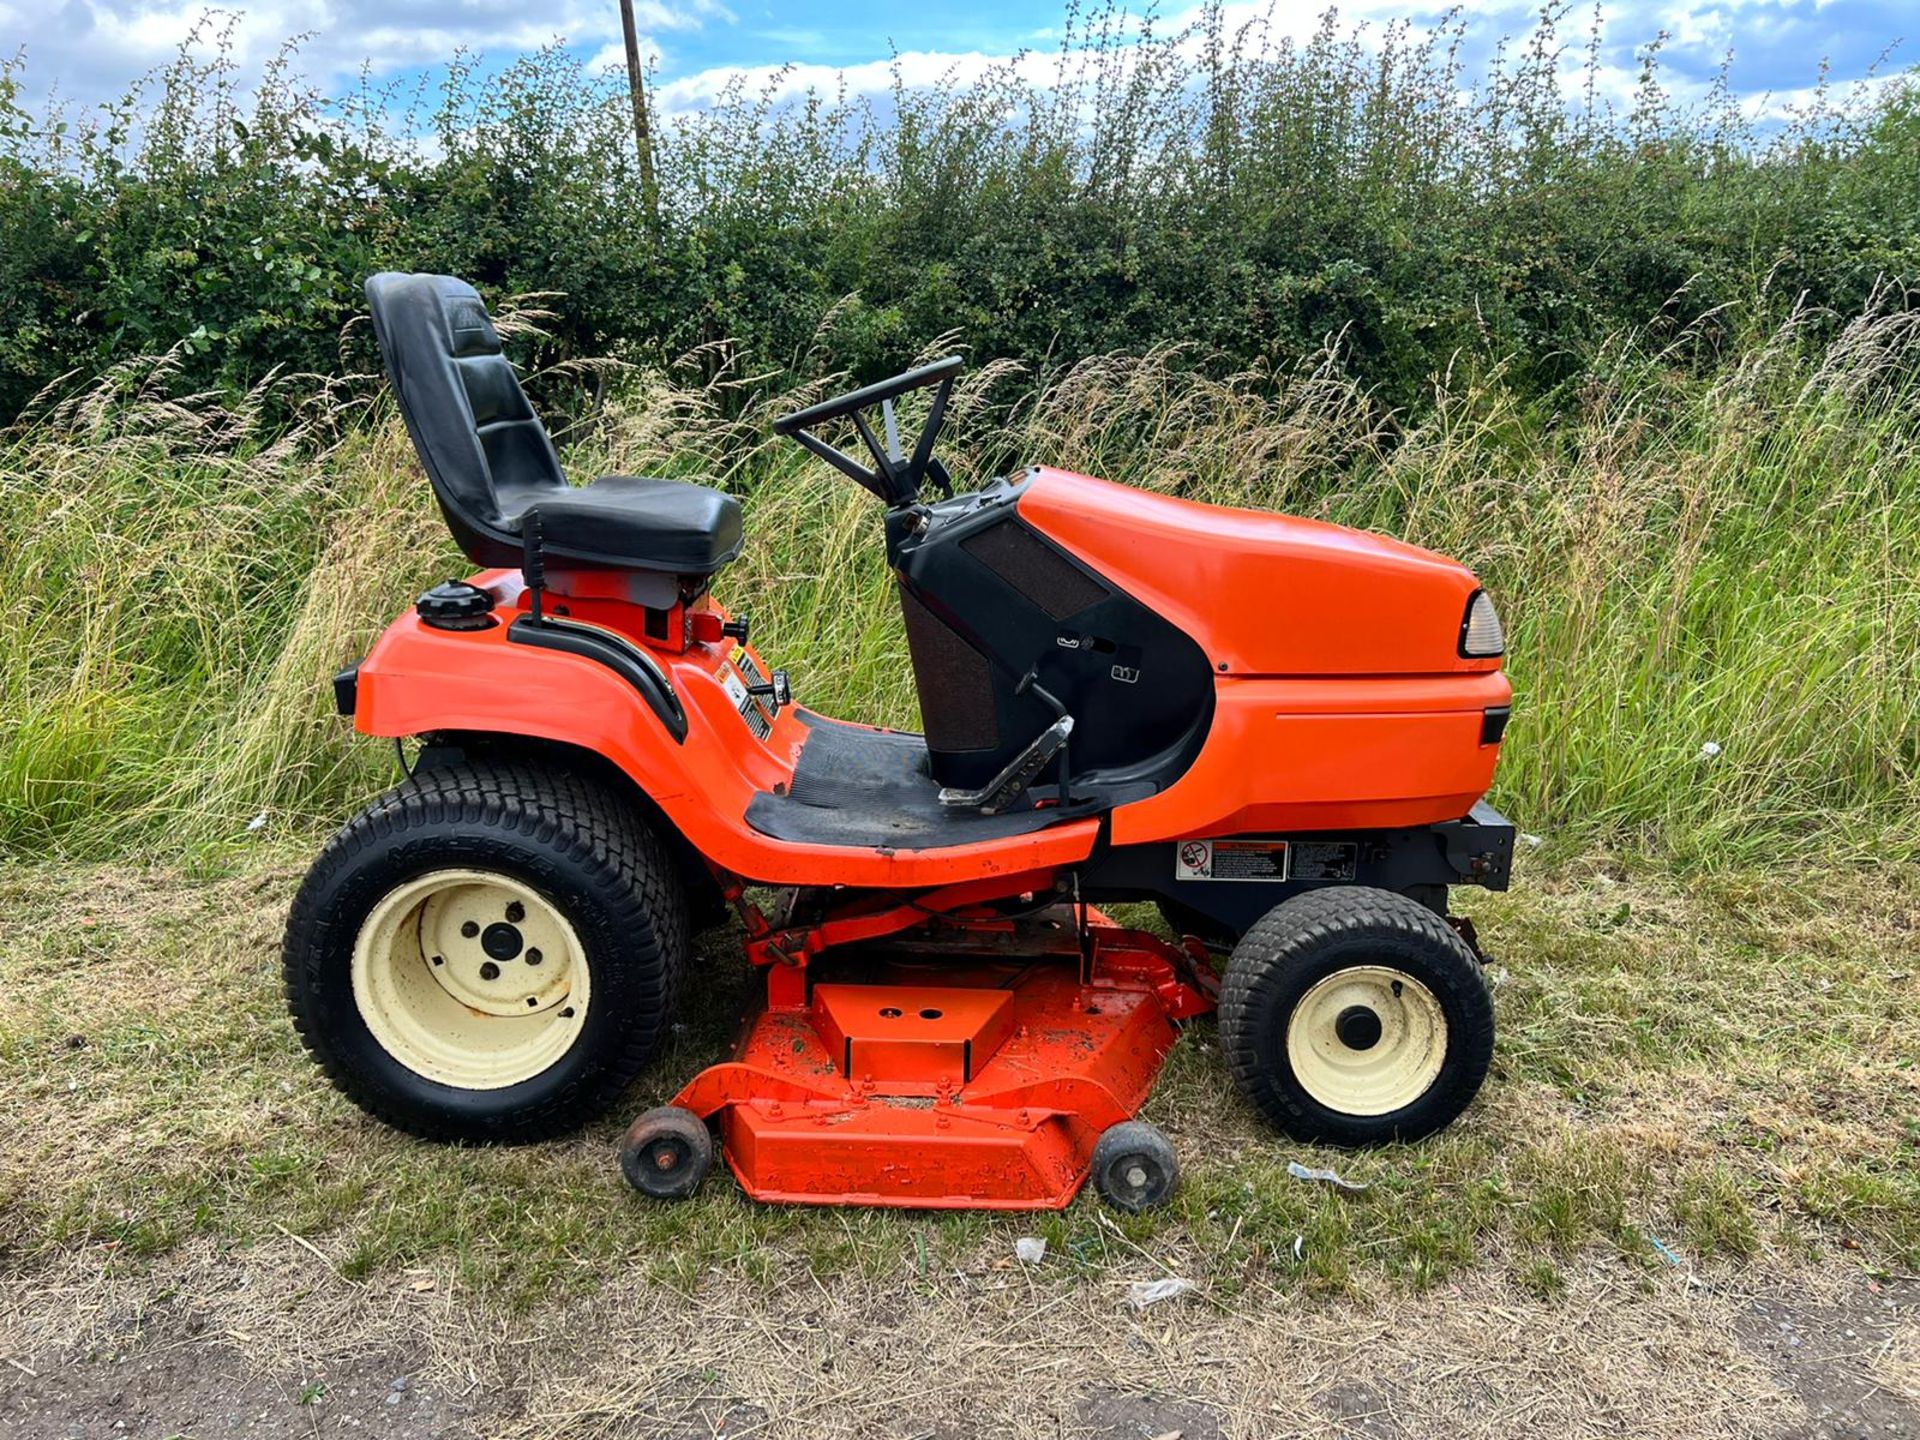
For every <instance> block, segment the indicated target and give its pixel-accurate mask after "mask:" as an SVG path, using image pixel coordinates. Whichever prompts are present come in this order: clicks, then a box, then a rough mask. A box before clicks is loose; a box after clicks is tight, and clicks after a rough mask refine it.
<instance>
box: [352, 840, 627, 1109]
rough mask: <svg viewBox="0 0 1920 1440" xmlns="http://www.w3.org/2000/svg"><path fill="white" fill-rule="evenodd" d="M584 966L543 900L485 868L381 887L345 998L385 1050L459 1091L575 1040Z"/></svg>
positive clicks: (527, 1072) (509, 1080)
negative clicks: (350, 991) (384, 890)
mask: <svg viewBox="0 0 1920 1440" xmlns="http://www.w3.org/2000/svg"><path fill="white" fill-rule="evenodd" d="M590 989H591V976H590V974H589V972H588V967H587V960H586V954H585V952H584V951H583V950H582V949H581V946H580V939H579V937H578V936H577V935H575V934H574V932H573V926H571V925H570V924H568V923H567V918H566V916H564V915H562V914H561V913H560V911H559V909H558V907H556V906H555V905H554V904H553V902H552V901H550V900H548V899H547V898H546V897H545V896H543V895H542V894H540V892H539V891H537V890H535V889H534V888H533V887H532V886H531V885H528V884H526V883H525V882H524V881H521V880H518V879H515V878H514V877H512V876H509V875H502V874H500V873H499V872H497V871H491V870H435V871H433V872H431V873H430V874H426V875H420V876H417V877H415V878H414V879H412V880H409V881H407V882H405V883H404V884H401V885H398V886H396V887H394V888H393V889H392V890H389V891H388V892H387V893H386V895H384V896H383V897H381V900H380V903H379V904H377V905H375V906H374V907H373V910H372V912H371V913H370V914H369V915H368V916H367V918H366V920H365V922H364V923H362V925H361V926H360V933H359V935H358V936H356V937H355V939H354V945H353V999H354V1004H355V1005H357V1006H358V1007H359V1010H360V1017H361V1019H362V1020H364V1021H365V1022H366V1026H367V1029H368V1030H369V1031H371V1032H372V1034H373V1038H374V1039H375V1040H376V1041H378V1042H379V1044H380V1048H381V1049H383V1050H385V1051H386V1052H387V1054H389V1055H391V1056H392V1057H393V1058H394V1059H395V1060H397V1061H399V1062H400V1063H401V1064H402V1065H404V1066H406V1067H407V1068H408V1069H409V1070H411V1071H413V1072H414V1073H415V1074H416V1075H421V1076H424V1077H425V1078H426V1079H428V1080H437V1081H439V1082H440V1083H441V1084H443V1085H454V1086H458V1087H459V1088H461V1089H463V1090H500V1089H504V1088H505V1087H507V1086H509V1085H518V1084H519V1083H520V1082H521V1081H523V1080H531V1079H532V1078H533V1077H534V1076H536V1075H538V1074H540V1073H541V1072H542V1071H545V1070H547V1069H549V1068H551V1067H552V1066H553V1064H554V1063H555V1062H556V1061H558V1060H559V1059H560V1057H561V1056H563V1055H565V1054H566V1053H567V1051H568V1050H570V1049H571V1048H572V1047H573V1042H574V1041H575V1039H577V1038H578V1037H579V1034H580V1031H581V1028H582V1027H583V1026H584V1025H585V1024H586V1019H587V1006H588V1003H589V1001H590V998H591V996H590Z"/></svg>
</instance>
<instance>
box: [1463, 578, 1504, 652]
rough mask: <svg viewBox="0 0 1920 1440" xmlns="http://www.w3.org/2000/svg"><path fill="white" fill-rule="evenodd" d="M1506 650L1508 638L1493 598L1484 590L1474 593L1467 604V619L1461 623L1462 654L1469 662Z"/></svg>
mask: <svg viewBox="0 0 1920 1440" xmlns="http://www.w3.org/2000/svg"><path fill="white" fill-rule="evenodd" d="M1506 650H1507V637H1506V634H1505V632H1503V631H1502V630H1501V629H1500V612H1499V611H1498V610H1495V609H1494V608H1493V600H1492V597H1490V596H1489V595H1488V594H1487V592H1486V591H1484V590H1476V591H1474V592H1473V598H1472V599H1471V600H1469V601H1468V602H1467V617H1466V619H1464V620H1462V621H1461V622H1460V653H1461V654H1462V655H1463V656H1465V657H1466V658H1467V659H1469V660H1485V659H1489V658H1491V657H1492V656H1495V655H1504V654H1505V653H1506Z"/></svg>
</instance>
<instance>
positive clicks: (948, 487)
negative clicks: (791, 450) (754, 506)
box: [773, 355, 965, 506]
mask: <svg viewBox="0 0 1920 1440" xmlns="http://www.w3.org/2000/svg"><path fill="white" fill-rule="evenodd" d="M964 363H965V362H963V361H962V360H961V358H960V357H959V356H958V355H949V356H947V358H946V359H944V360H936V361H934V362H933V363H932V364H931V365H922V366H921V367H920V368H919V369H917V370H909V371H907V373H906V374H904V375H896V376H894V377H893V379H891V380H882V381H880V383H879V384H877V385H867V386H864V387H862V388H861V389H859V390H851V391H849V392H848V393H846V394H845V395H836V396H835V397H834V398H833V399H831V400H822V401H821V402H820V403H819V404H818V405H809V406H807V408H806V409H804V410H796V411H794V412H793V413H792V414H791V415H782V416H781V417H780V418H779V419H778V420H776V421H774V422H773V433H774V434H776V435H790V436H792V437H793V438H794V439H795V440H797V441H798V442H799V443H800V444H801V445H802V446H804V447H805V448H806V449H808V450H810V451H812V452H813V453H814V454H815V455H818V456H819V457H820V458H821V459H822V460H824V461H826V462H827V463H828V464H829V465H831V466H833V468H834V469H836V470H838V471H839V472H840V473H841V474H843V475H846V476H848V477H849V478H851V479H853V480H855V481H857V482H858V483H859V484H860V485H862V486H864V487H865V488H866V489H868V490H871V491H872V492H873V493H874V494H875V495H877V496H879V497H880V498H881V499H882V500H883V501H885V502H886V503H887V504H888V505H890V506H896V505H911V504H913V503H914V502H915V501H916V500H918V499H919V498H920V482H921V480H923V479H925V478H927V477H929V476H931V477H932V479H933V482H934V483H935V484H936V485H938V486H940V488H941V489H942V490H944V491H945V492H946V493H947V494H949V495H951V494H952V493H953V482H952V481H951V479H949V478H948V475H947V471H946V467H945V466H944V465H942V464H941V463H940V462H939V461H938V460H936V459H934V458H933V442H934V440H935V438H936V437H937V436H938V435H939V434H940V425H941V422H942V421H944V420H945V419H946V415H947V397H948V396H949V395H951V394H952V393H953V377H954V376H956V375H958V374H959V373H960V370H961V367H962V365H963V364H964ZM927 385H937V386H939V387H940V388H939V389H937V390H936V391H934V394H933V404H932V405H931V406H929V407H928V409H927V418H926V422H925V423H924V424H923V425H922V426H921V427H920V434H919V436H918V438H917V439H915V441H914V443H913V450H912V451H911V453H908V454H902V453H901V451H900V442H899V436H898V434H897V432H896V427H895V424H894V414H893V402H894V401H895V400H897V399H898V398H899V397H900V396H902V395H905V394H906V393H907V392H908V391H910V390H919V389H921V388H922V387H924V386H927ZM874 405H878V406H880V407H881V408H882V410H883V411H884V413H885V415H886V435H885V437H884V438H882V437H881V436H879V435H876V434H874V433H873V427H872V426H871V425H869V424H868V423H867V419H866V416H865V415H863V414H862V413H861V412H862V411H864V410H867V409H868V408H870V407H872V406H874ZM847 415H851V416H852V417H853V424H854V428H855V429H856V430H858V431H859V432H860V439H861V440H862V441H863V442H865V444H866V447H867V450H868V451H869V452H870V453H871V454H872V456H873V464H872V465H871V466H868V465H863V464H861V463H860V462H859V461H858V460H856V459H854V458H853V457H852V456H851V455H849V454H847V453H846V452H845V451H843V450H840V449H837V448H836V447H834V446H833V445H830V444H829V443H827V442H826V441H825V440H822V439H821V438H820V437H819V436H818V435H816V434H814V433H813V431H812V429H811V428H810V427H812V426H814V425H818V424H820V423H821V422H822V421H826V420H838V419H840V418H842V417H843V416H847Z"/></svg>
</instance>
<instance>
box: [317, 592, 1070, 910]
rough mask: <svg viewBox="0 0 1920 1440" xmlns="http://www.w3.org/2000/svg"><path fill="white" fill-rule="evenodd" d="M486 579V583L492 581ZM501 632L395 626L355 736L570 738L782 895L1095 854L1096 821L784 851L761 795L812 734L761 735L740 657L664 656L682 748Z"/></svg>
mask: <svg viewBox="0 0 1920 1440" xmlns="http://www.w3.org/2000/svg"><path fill="white" fill-rule="evenodd" d="M480 578H481V579H483V580H484V579H485V578H486V577H480ZM496 613H497V618H498V619H499V620H500V621H501V622H502V623H499V624H496V625H494V626H493V627H492V628H490V629H486V630H479V631H463V632H453V631H444V630H435V629H432V628H431V627H428V626H426V625H423V624H421V623H420V620H419V618H418V617H417V616H415V615H413V614H411V613H408V614H406V615H403V616H402V617H401V618H400V619H398V620H396V621H394V623H393V624H392V625H391V626H389V627H388V629H387V631H386V632H385V633H384V634H383V635H382V636H381V637H380V639H379V640H378V641H377V642H376V643H375V645H374V647H373V649H372V650H371V651H370V652H369V653H368V655H367V658H366V659H365V660H363V661H362V662H361V664H360V667H359V674H358V684H357V699H358V706H357V710H356V714H355V717H354V723H355V725H356V726H357V727H358V728H359V729H360V730H361V731H363V732H364V733H366V734H369V735H384V736H407V735H421V734H427V733H430V732H434V731H462V730H467V731H483V732H492V733H498V734H511V735H527V736H533V737H537V738H541V739H547V740H558V741H562V742H565V743H568V744H573V745H578V746H581V747H583V748H585V749H588V750H592V751H594V752H596V753H597V754H600V755H603V756H605V757H606V758H607V759H609V760H611V761H613V762H614V763H615V764H616V765H618V766H619V767H620V768H621V769H622V770H623V771H625V772H626V773H627V775H629V776H630V777H631V778H632V779H633V781H634V783H635V784H636V785H638V786H639V787H640V789H641V790H643V791H644V792H646V794H647V795H648V796H649V797H650V798H651V799H652V800H653V801H654V802H655V803H656V804H658V805H659V806H660V808H661V810H662V811H664V812H665V813H666V815H667V817H668V818H669V819H670V820H671V821H672V822H673V823H674V825H675V826H677V827H678V828H679V830H680V832H681V833H682V834H683V835H684V836H685V837H686V838H687V840H688V841H689V842H690V843H691V844H692V845H693V846H694V848H695V849H696V850H698V851H699V852H700V853H701V854H702V855H703V856H705V857H706V859H707V860H708V861H709V862H711V863H712V864H714V865H717V866H720V867H721V868H723V869H726V870H729V871H732V872H733V873H735V874H737V875H740V876H742V877H744V878H746V879H748V880H753V881H758V882H761V883H765V884H771V885H832V884H842V885H849V886H882V887H902V888H917V887H930V886H937V885H943V884H947V883H950V882H952V881H955V880H961V879H976V878H980V877H983V876H989V875H1015V874H1021V873H1024V872H1027V871H1032V870H1044V869H1050V868H1055V867H1059V866H1064V865H1072V864H1075V863H1077V862H1078V861H1080V860H1082V859H1084V858H1085V857H1086V856H1087V855H1088V854H1089V853H1090V852H1091V851H1092V848H1093V843H1094V837H1095V835H1096V834H1097V832H1098V829H1099V822H1098V821H1096V820H1091V819H1089V820H1084V821H1077V822H1072V823H1068V824H1064V825H1058V826H1054V827H1052V828H1049V829H1047V830H1042V831H1039V832H1036V833H1035V834H1032V835H1027V836H1020V837H1014V838H1008V839H1001V840H996V841H991V842H980V843H975V844H970V845H960V846H951V847H948V848H945V849H941V850H924V851H898V852H896V851H894V850H892V849H891V848H879V847H876V848H872V849H864V848H863V849H851V848H844V847H834V846H823V845H807V844H798V843H793V842H788V841H780V840H775V839H772V838H771V837H769V836H765V835H762V834H760V833H759V832H757V831H755V830H753V829H751V828H750V827H749V826H748V825H747V824H746V822H745V820H744V818H743V817H744V816H745V814H746V810H747V806H748V804H749V803H750V802H751V801H752V799H753V796H754V794H755V793H756V792H758V791H761V790H772V789H773V788H774V787H775V786H776V785H778V786H782V787H785V786H788V785H790V784H791V782H792V779H793V759H794V756H795V755H796V754H797V753H798V751H799V749H800V746H801V744H802V743H803V741H804V739H805V737H806V727H805V726H804V725H803V724H802V723H801V722H800V720H799V719H798V717H797V716H796V715H795V713H794V712H793V710H792V709H791V708H789V709H787V710H783V711H782V712H781V714H780V716H779V718H778V720H777V721H776V722H775V723H774V725H773V727H772V731H771V733H770V734H769V735H768V736H767V738H766V739H765V740H762V739H760V738H758V737H756V736H755V735H754V734H753V733H752V732H751V731H750V730H749V729H748V726H747V722H746V721H745V720H744V719H743V718H742V717H741V715H740V712H739V710H738V709H737V708H736V701H735V699H734V697H733V696H731V695H729V694H728V692H727V690H726V688H725V687H724V685H723V684H722V682H721V679H720V675H721V672H722V671H723V669H724V667H725V666H726V664H727V661H728V655H729V652H728V651H727V650H725V649H722V648H721V647H719V646H713V645H698V644H695V645H689V646H688V647H687V650H686V652H685V653H684V654H682V655H666V654H661V653H659V652H654V653H653V658H654V659H655V660H657V661H659V662H660V663H661V665H662V667H663V668H664V669H665V670H666V672H667V674H668V675H669V676H670V678H671V680H672V684H673V687H674V690H675V693H676V694H677V696H678V698H679V701H680V704H681V705H682V706H683V707H684V709H685V711H686V715H687V722H688V730H687V737H686V740H685V742H684V743H683V744H676V743H675V742H674V740H673V738H672V736H671V735H669V734H668V733H667V730H666V728H665V727H664V726H663V725H662V724H661V722H660V720H659V718H658V717H657V716H656V715H655V714H654V713H653V712H652V711H651V710H649V709H648V708H647V705H646V703H645V702H644V701H643V700H642V699H641V697H640V695H639V694H638V692H636V691H635V690H634V689H633V688H632V686H631V685H629V684H628V683H627V682H626V681H625V680H623V679H622V678H621V677H620V676H619V675H618V674H617V673H615V672H614V671H613V670H611V669H609V668H608V667H606V666H605V665H602V664H600V663H598V662H596V661H594V660H591V659H587V658H584V657H582V656H579V655H572V654H567V653H565V652H562V651H557V650H544V649H537V648H535V647H532V646H528V645H519V644H514V643H512V642H511V641H510V640H509V639H508V622H510V621H511V620H512V619H513V618H514V616H515V615H516V614H517V613H518V612H517V611H515V610H514V609H513V608H511V607H510V606H507V605H504V604H503V606H502V608H501V609H500V610H499V611H498V612H496Z"/></svg>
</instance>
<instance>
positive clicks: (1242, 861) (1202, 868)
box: [1173, 840, 1291, 880]
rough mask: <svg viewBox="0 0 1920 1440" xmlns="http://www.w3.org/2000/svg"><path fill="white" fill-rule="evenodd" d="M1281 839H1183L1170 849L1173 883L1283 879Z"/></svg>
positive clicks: (1284, 850) (1287, 855)
mask: <svg viewBox="0 0 1920 1440" xmlns="http://www.w3.org/2000/svg"><path fill="white" fill-rule="evenodd" d="M1290 855H1291V847H1289V846H1288V844H1287V842H1286V841H1285V840H1183V841H1182V842H1181V843H1180V844H1179V846H1178V847H1176V849H1175V850H1174V858H1173V878H1174V879H1176V880H1285V879H1286V878H1287V866H1288V860H1289V858H1290Z"/></svg>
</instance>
